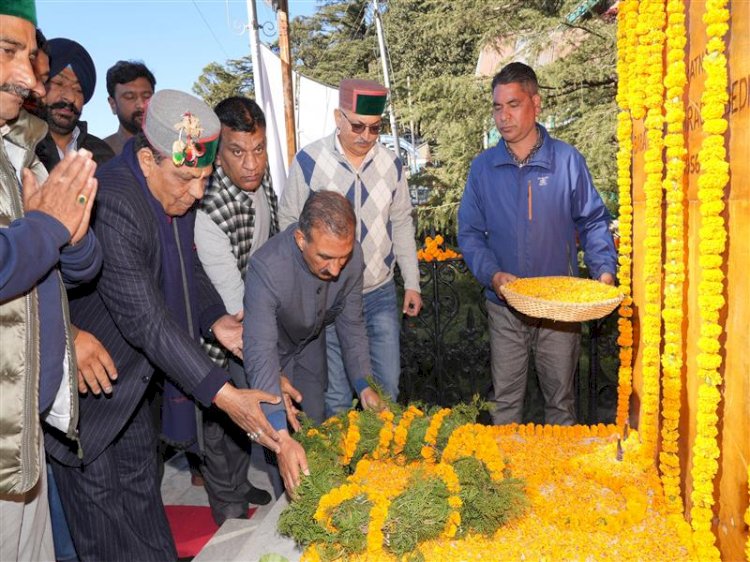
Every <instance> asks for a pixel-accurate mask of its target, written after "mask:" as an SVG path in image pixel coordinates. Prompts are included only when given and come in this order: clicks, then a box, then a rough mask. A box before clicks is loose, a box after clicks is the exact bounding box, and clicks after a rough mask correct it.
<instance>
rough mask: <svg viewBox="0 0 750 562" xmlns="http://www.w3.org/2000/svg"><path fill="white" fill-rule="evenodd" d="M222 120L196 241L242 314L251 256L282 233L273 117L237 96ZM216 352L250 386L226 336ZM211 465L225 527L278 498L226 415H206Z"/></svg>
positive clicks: (230, 308)
mask: <svg viewBox="0 0 750 562" xmlns="http://www.w3.org/2000/svg"><path fill="white" fill-rule="evenodd" d="M214 111H215V112H216V115H217V116H218V117H219V121H221V137H220V141H219V151H218V154H217V157H216V166H215V169H214V173H213V174H212V175H211V178H210V180H209V183H208V185H207V187H206V194H205V196H204V197H203V199H202V201H201V203H200V207H199V210H198V213H197V218H196V221H195V245H196V248H197V251H198V257H199V258H200V260H201V263H202V264H203V268H204V269H205V271H206V273H207V274H208V277H209V278H210V279H211V282H212V283H213V285H214V287H215V288H216V290H217V291H218V293H219V295H221V298H222V300H223V301H224V306H225V307H226V309H227V312H229V313H230V314H234V315H236V316H237V318H238V319H241V317H242V312H243V307H242V299H243V296H244V290H245V283H244V278H245V270H246V269H247V262H248V260H249V258H250V256H251V255H252V254H253V253H254V252H255V251H256V250H257V249H258V248H260V247H261V246H262V245H263V244H264V243H265V242H266V241H267V240H268V239H269V238H270V237H271V236H273V235H274V234H276V233H277V232H278V231H279V223H278V219H277V216H276V215H277V205H278V204H277V198H276V194H275V193H274V190H273V186H272V185H271V175H270V173H269V170H268V154H267V152H266V120H265V116H264V115H263V112H262V111H261V109H260V107H258V105H257V104H256V103H255V102H254V101H253V100H250V99H247V98H243V97H237V96H235V97H230V98H227V99H225V100H223V101H221V102H220V103H219V104H218V105H217V106H216V107H215V109H214ZM204 347H205V349H206V351H207V352H208V354H209V356H210V357H211V358H212V359H213V360H214V361H215V362H216V363H217V364H218V365H220V366H222V367H223V368H225V369H226V368H228V369H229V372H230V374H231V375H232V380H233V382H234V384H235V386H238V387H240V388H247V382H246V380H245V373H244V369H243V366H242V363H241V362H240V361H239V360H238V359H237V358H236V357H235V356H234V355H233V353H236V352H238V351H239V352H240V353H241V350H227V349H225V348H224V347H223V346H222V345H221V344H220V343H219V342H218V341H215V340H213V341H212V340H208V341H205V342H204ZM203 432H204V433H203V437H204V454H205V459H204V465H203V467H202V474H203V477H204V479H205V482H206V484H205V485H206V491H207V492H208V498H209V502H210V504H211V511H212V513H213V516H214V519H215V520H216V523H217V524H218V525H221V524H222V523H223V522H224V520H225V519H227V518H243V517H246V516H247V515H246V514H247V509H248V503H254V504H261V505H262V504H266V503H268V502H269V501H270V500H271V497H270V495H269V494H268V493H267V492H266V491H264V490H261V489H258V488H255V487H254V486H253V485H252V484H251V483H250V482H248V480H247V471H248V468H249V466H250V455H249V446H250V441H249V440H248V439H247V436H246V435H245V433H244V432H243V431H242V430H240V429H239V428H238V427H237V426H236V425H235V424H233V423H232V422H231V421H230V420H229V418H228V417H227V416H226V415H224V414H223V413H222V412H219V411H218V410H217V411H213V410H212V411H209V412H207V413H206V414H205V415H204V423H203Z"/></svg>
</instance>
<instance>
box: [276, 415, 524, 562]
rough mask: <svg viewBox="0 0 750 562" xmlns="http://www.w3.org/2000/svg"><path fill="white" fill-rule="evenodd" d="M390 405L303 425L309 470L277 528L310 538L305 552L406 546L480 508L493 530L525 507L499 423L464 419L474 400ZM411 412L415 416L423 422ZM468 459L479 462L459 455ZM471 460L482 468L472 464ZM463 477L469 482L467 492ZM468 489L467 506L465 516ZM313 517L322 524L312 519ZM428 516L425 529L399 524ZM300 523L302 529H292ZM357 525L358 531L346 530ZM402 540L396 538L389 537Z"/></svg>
mask: <svg viewBox="0 0 750 562" xmlns="http://www.w3.org/2000/svg"><path fill="white" fill-rule="evenodd" d="M392 407H393V408H394V409H395V414H394V413H392V412H389V411H384V412H380V413H377V414H375V413H373V412H359V413H358V412H355V411H350V412H348V413H346V414H341V415H340V416H339V417H338V418H337V419H338V420H339V421H338V422H333V421H331V420H329V421H327V422H326V423H325V424H324V425H323V426H321V427H320V428H309V429H307V430H306V431H304V432H303V435H304V437H303V439H302V441H303V445H304V446H305V448H306V451H307V452H308V455H309V459H310V460H311V465H310V466H311V472H312V474H311V476H309V477H307V478H306V479H304V480H303V483H302V485H301V488H300V490H298V492H299V493H298V496H297V498H295V501H293V502H292V504H291V506H290V507H289V508H288V509H287V511H285V513H284V514H282V521H280V528H282V527H283V529H282V532H285V533H288V534H291V535H292V536H294V537H295V538H297V540H299V541H300V542H302V543H303V544H305V545H307V549H306V550H305V552H304V554H303V557H302V560H339V559H340V560H393V559H395V558H394V557H395V556H396V555H397V554H396V553H403V552H409V551H410V550H411V545H408V541H417V542H414V543H413V545H414V546H417V545H418V544H419V542H418V541H420V540H421V541H424V537H426V538H435V537H437V538H439V539H440V540H446V541H447V540H453V539H456V538H457V537H459V536H460V535H465V534H466V533H467V530H470V529H487V527H486V526H484V527H478V526H475V525H477V523H476V521H477V518H478V517H481V518H482V521H483V522H489V523H488V524H489V525H491V526H490V527H489V529H490V530H492V531H494V530H495V529H497V528H498V527H499V526H500V525H502V524H504V522H505V521H507V520H508V519H510V518H512V517H514V516H517V515H518V514H519V513H522V512H523V509H524V505H525V501H524V500H523V498H524V494H523V483H522V482H521V481H519V480H518V479H514V478H512V477H510V472H509V468H508V466H507V458H506V455H505V453H504V452H502V451H501V450H500V448H499V447H498V443H497V441H496V438H495V437H494V431H495V429H494V428H492V427H487V426H483V425H476V424H466V423H465V421H466V420H467V419H474V418H475V417H476V415H477V413H478V411H479V410H478V407H477V406H476V405H474V404H472V405H460V406H458V407H457V408H456V409H449V408H442V409H437V408H434V409H433V410H431V411H430V412H427V413H426V412H424V411H422V410H420V409H419V408H417V407H416V406H414V405H411V406H409V407H408V408H404V409H402V408H401V407H399V406H396V405H392ZM396 418H398V421H397V422H396V423H395V424H394V421H395V420H396ZM415 420H421V421H420V425H419V427H416V426H414V422H415ZM410 429H411V435H409V430H410ZM404 434H406V435H404ZM305 440H307V441H306V442H305ZM415 445H420V446H416V447H415ZM321 447H322V448H321ZM326 458H327V459H328V461H326V460H325V459H326ZM321 459H323V462H321ZM469 461H470V462H473V463H475V464H470V465H466V464H461V463H466V462H469ZM477 461H478V462H477ZM347 464H348V465H349V466H347ZM459 465H461V466H462V468H460V469H458V468H457V467H458V466H459ZM477 469H478V470H480V471H481V473H480V472H472V471H474V470H477ZM461 471H462V472H461ZM467 471H468V472H467ZM347 472H350V474H348V475H346V474H347ZM337 474H338V475H339V476H337ZM460 474H462V476H460ZM482 474H483V475H484V476H482ZM342 475H343V477H341V476H342ZM467 475H472V477H473V476H474V475H477V477H478V479H477V480H475V479H474V478H472V477H467ZM462 482H466V486H467V490H468V491H467V492H466V493H468V495H467V496H465V497H464V496H463V495H462V494H463V493H464V490H463V486H462ZM496 483H497V484H496ZM420 486H421V488H420ZM503 487H505V488H503ZM501 489H508V490H515V491H512V492H507V493H506V492H503V491H501ZM418 490H422V491H421V492H419V491H418ZM424 493H426V494H427V495H426V496H425V495H422V494H424ZM493 494H497V498H506V499H504V500H503V499H500V500H499V501H500V502H503V501H506V502H512V503H508V504H507V505H503V504H502V503H497V500H492V501H489V502H488V501H487V497H488V496H491V495H493ZM466 498H469V501H470V505H469V506H468V508H469V509H470V510H471V512H470V513H471V515H470V517H469V520H468V521H466V522H465V521H464V520H463V515H462V510H463V509H464V508H466V507H467V506H466V505H465V502H466V501H467V500H466ZM493 501H494V502H495V503H493ZM311 502H313V503H311ZM420 502H421V503H420ZM441 506H442V507H441ZM490 506H493V507H492V508H491V509H489V510H488V508H489V507H490ZM311 507H312V508H314V509H310V508H311ZM423 509H424V510H426V511H428V512H429V511H430V510H435V511H433V512H431V513H423ZM482 513H487V514H488V515H487V516H484V515H481V514H482ZM285 515H289V517H288V520H287V521H286V522H284V521H283V519H284V516H285ZM311 519H312V522H313V525H314V526H317V528H318V529H319V530H315V529H316V527H310V520H311ZM483 524H484V523H483ZM425 525H427V526H431V527H430V528H431V529H432V531H430V534H428V535H424V534H423V533H420V532H419V531H417V532H415V533H413V534H406V535H405V534H404V533H403V528H404V527H410V528H412V529H419V528H420V527H423V526H425ZM300 527H302V528H303V529H302V531H301V532H295V530H297V531H299V529H300ZM310 529H312V531H311V532H307V531H309V530H310ZM321 532H323V534H321ZM482 532H485V531H484V530H483V531H482ZM357 533H362V535H361V536H362V538H363V539H364V540H362V539H357V538H356V537H355V538H354V540H352V536H353V535H355V534H357ZM420 537H423V538H420ZM399 540H400V541H401V543H402V544H401V546H399V547H394V544H395V542H396V541H399ZM404 541H407V547H406V548H405V547H404V546H403V543H404Z"/></svg>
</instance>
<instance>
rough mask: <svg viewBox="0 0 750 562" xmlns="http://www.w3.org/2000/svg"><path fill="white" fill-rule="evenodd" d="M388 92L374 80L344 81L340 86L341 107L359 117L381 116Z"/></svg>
mask: <svg viewBox="0 0 750 562" xmlns="http://www.w3.org/2000/svg"><path fill="white" fill-rule="evenodd" d="M387 97H388V90H387V89H386V88H384V87H383V86H381V85H380V84H378V83H377V82H375V81H373V80H359V79H349V80H342V81H341V84H340V85H339V107H340V108H341V109H343V110H345V111H352V112H354V113H357V114H358V115H381V114H382V113H383V110H384V109H385V101H386V98H387Z"/></svg>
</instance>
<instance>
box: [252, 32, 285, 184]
mask: <svg viewBox="0 0 750 562" xmlns="http://www.w3.org/2000/svg"><path fill="white" fill-rule="evenodd" d="M253 79H254V81H255V89H256V92H257V91H258V90H260V92H261V95H260V99H262V103H263V107H262V108H261V109H262V110H263V113H264V114H265V116H266V141H267V143H268V165H269V168H270V170H271V180H272V182H273V188H274V191H275V192H276V194H277V195H281V192H282V191H284V185H285V184H286V176H287V168H288V166H287V162H288V160H287V150H286V129H285V127H284V97H283V95H282V92H283V89H282V85H281V61H280V60H279V58H278V57H277V56H276V55H274V54H273V53H272V52H271V50H270V49H269V48H268V47H266V46H265V45H261V46H260V68H258V69H253ZM256 97H257V96H256Z"/></svg>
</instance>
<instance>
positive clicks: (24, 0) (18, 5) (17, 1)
mask: <svg viewBox="0 0 750 562" xmlns="http://www.w3.org/2000/svg"><path fill="white" fill-rule="evenodd" d="M0 15H4V16H15V17H17V18H21V19H23V20H26V21H30V22H31V23H33V24H34V27H36V3H35V2H34V0H0Z"/></svg>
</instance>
